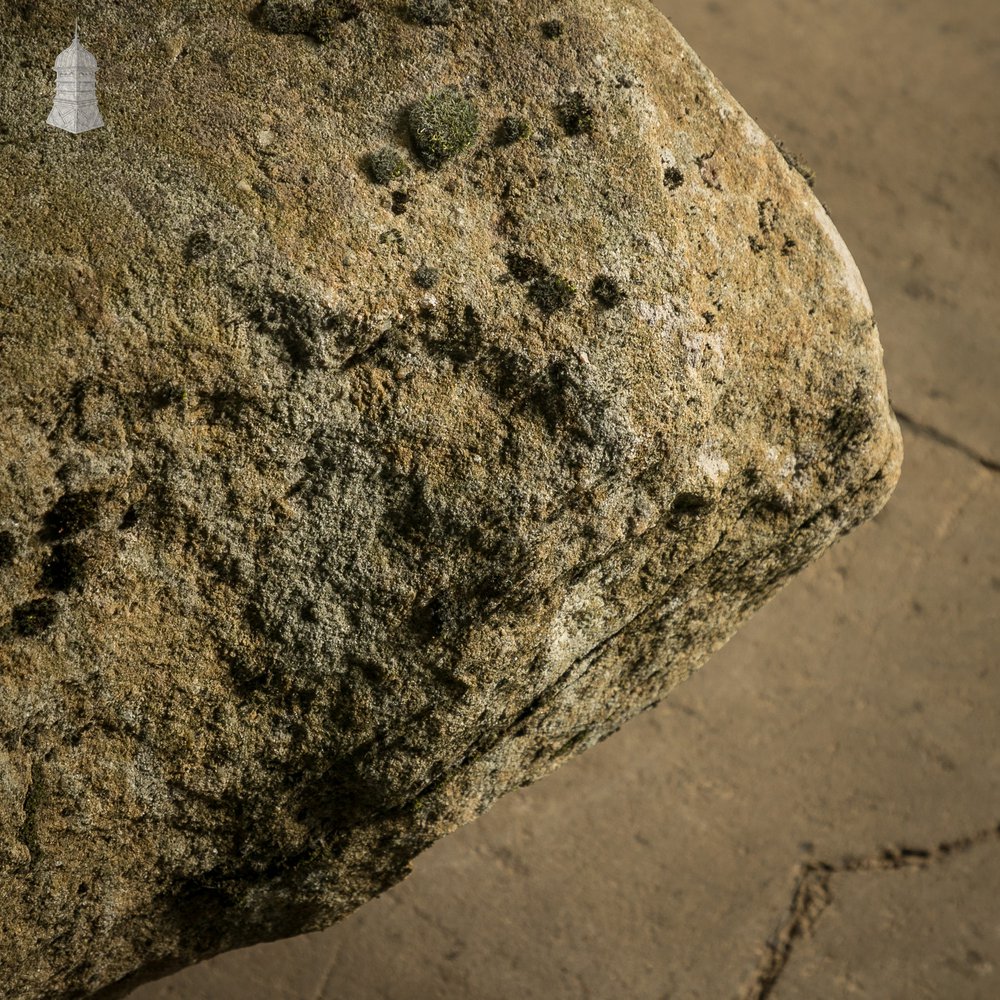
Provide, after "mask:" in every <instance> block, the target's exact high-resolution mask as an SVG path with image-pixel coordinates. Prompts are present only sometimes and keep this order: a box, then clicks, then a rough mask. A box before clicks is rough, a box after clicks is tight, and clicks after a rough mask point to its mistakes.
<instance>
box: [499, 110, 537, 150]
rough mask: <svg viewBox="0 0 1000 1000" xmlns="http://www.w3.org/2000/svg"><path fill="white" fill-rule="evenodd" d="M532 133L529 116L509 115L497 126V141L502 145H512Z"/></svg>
mask: <svg viewBox="0 0 1000 1000" xmlns="http://www.w3.org/2000/svg"><path fill="white" fill-rule="evenodd" d="M529 135H531V125H530V124H529V123H528V120H527V118H522V117H521V116H520V115H508V116H507V117H506V118H504V119H503V121H501V122H500V124H499V125H498V126H497V131H496V142H497V144H498V145H500V146H510V145H512V144H513V143H515V142H519V141H520V140H521V139H526V138H527V137H528V136H529Z"/></svg>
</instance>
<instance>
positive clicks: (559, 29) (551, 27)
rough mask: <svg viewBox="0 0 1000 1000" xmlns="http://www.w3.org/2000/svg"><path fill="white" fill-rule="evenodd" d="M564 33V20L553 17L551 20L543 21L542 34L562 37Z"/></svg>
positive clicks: (548, 36)
mask: <svg viewBox="0 0 1000 1000" xmlns="http://www.w3.org/2000/svg"><path fill="white" fill-rule="evenodd" d="M562 33H563V23H562V21H559V20H556V19H553V20H551V21H543V22H542V34H543V35H544V36H545V37H546V38H550V39H554V38H562Z"/></svg>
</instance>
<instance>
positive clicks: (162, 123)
mask: <svg viewBox="0 0 1000 1000" xmlns="http://www.w3.org/2000/svg"><path fill="white" fill-rule="evenodd" d="M559 9H560V11H561V12H562V13H561V17H560V20H559V21H554V20H553V19H552V15H551V11H550V8H549V7H548V5H547V4H542V3H536V2H531V0H519V2H515V3H509V2H500V0H468V2H465V3H451V4H449V3H444V2H435V3H411V4H409V5H406V6H405V7H404V5H400V4H398V3H396V2H395V0H393V2H389V0H384V2H378V0H359V2H358V3H356V4H354V3H330V2H326V3H320V2H317V3H315V4H312V3H306V2H294V3H292V2H285V3H277V2H271V3H268V4H265V5H264V6H263V7H261V8H258V9H257V10H255V11H253V12H252V13H248V10H247V5H245V4H243V3H225V2H221V3H212V4H207V3H198V2H190V3H184V2H181V0H175V2H172V3H171V2H167V3H162V4H157V5H155V8H154V11H155V13H154V14H152V15H151V14H150V8H149V7H148V5H144V4H139V3H136V2H134V0H123V2H121V3H118V4H115V5H113V6H109V7H106V8H102V11H103V13H102V14H101V15H100V16H98V17H96V18H95V19H94V20H93V21H92V22H90V23H89V24H87V25H85V33H84V41H85V42H86V44H87V45H88V47H89V48H91V49H92V50H93V51H94V52H95V54H96V55H97V56H98V59H99V60H100V73H99V76H98V87H99V94H100V98H101V106H102V110H103V113H104V116H105V120H106V122H107V125H106V127H105V128H103V129H101V130H98V131H95V132H90V133H87V134H85V135H82V136H78V137H74V136H69V135H67V134H66V133H64V132H57V131H56V130H54V129H47V128H46V126H45V125H44V120H45V114H46V111H47V105H48V103H49V102H50V100H51V79H50V78H51V72H50V69H51V62H52V58H53V56H54V54H55V53H56V52H58V51H59V50H60V48H61V47H63V46H64V45H65V44H66V41H67V34H66V33H67V27H66V26H67V25H68V24H71V23H72V18H73V16H74V12H75V8H73V7H72V6H71V5H68V4H66V3H63V2H54V3H50V4H46V5H44V6H42V5H39V6H37V7H36V6H34V5H31V4H16V5H14V4H5V5H0V23H2V24H3V25H4V34H3V37H2V40H0V123H2V124H0V405H2V417H3V419H2V422H0V456H2V459H3V461H2V463H0V627H2V633H0V740H2V745H0V753H2V756H0V885H2V887H3V888H2V892H0V940H2V942H3V944H2V947H0V984H3V985H2V986H0V994H2V996H4V997H6V998H18V1000H25V998H37V997H84V996H88V995H90V994H92V993H97V992H98V991H102V992H101V995H106V996H111V995H118V994H120V993H122V992H124V991H126V990H127V989H128V987H129V986H130V985H134V984H135V983H136V982H138V981H141V979H142V978H143V977H149V976H153V975H156V974H159V973H162V972H165V971H169V970H170V969H172V968H176V967H178V966H180V965H183V964H185V963H188V962H191V961H193V960H195V959H197V958H199V957H203V956H205V955H208V954H211V953H214V952H217V951H220V950H223V949H227V948H231V947H235V946H238V945H244V944H248V943H251V942H254V941H258V940H262V939H266V938H273V937H278V936H282V935H287V934H293V933H297V932H301V931H304V930H310V929H315V928H319V927H322V926H324V925H326V924H329V923H330V922H332V921H334V920H336V919H337V918H338V917H340V916H342V915H344V914H346V913H348V912H349V911H350V910H351V909H353V908H354V907H356V906H358V905H359V904H360V903H362V902H364V901H365V900H366V899H368V898H370V897H371V896H373V895H375V894H377V893H378V892H379V891H381V890H383V889H384V888H386V887H387V886H389V885H391V884H392V883H393V882H395V881H397V880H399V879H400V878H402V877H403V876H404V875H405V874H406V871H407V862H408V861H409V860H410V859H411V858H412V857H413V856H414V855H415V854H416V853H417V852H419V851H420V850H421V849H423V848H424V847H425V846H427V845H428V844H429V843H431V842H432V841H433V840H435V839H436V838H438V837H440V836H442V835H443V834H444V833H446V832H447V831H449V830H451V829H453V828H454V827H455V826H456V825H458V824H461V823H464V822H466V821H468V820H469V819H471V818H472V817H474V816H475V815H476V814H477V813H479V812H480V811H482V810H483V809H485V808H486V807H487V806H488V805H489V804H490V802H491V801H493V800H494V799H495V798H496V797H497V796H499V795H501V794H503V793H504V792H505V791H507V790H509V789H511V788H513V787H515V786H517V785H519V784H524V783H526V782H530V781H532V780H534V779H536V778H537V777H539V776H540V775H542V774H544V773H545V772H546V771H548V770H550V769H551V768H553V767H554V766H556V765H557V764H558V763H559V762H560V761H561V760H563V759H565V758H566V757H568V756H569V755H572V754H575V753H578V752H580V751H581V750H583V749H585V748H587V747H589V746H591V745H593V744H594V743H596V742H597V741H598V740H600V739H602V738H603V737H605V736H607V735H608V734H609V733H611V732H613V731H614V730H615V729H616V728H617V727H618V726H620V725H621V724H622V723H623V722H624V721H625V720H626V719H628V718H629V717H630V716H631V715H633V714H635V713H636V712H638V711H640V710H641V709H643V708H645V707H648V706H650V705H652V704H655V703H656V701H657V700H658V699H660V698H662V697H663V695H664V694H665V693H666V692H667V691H668V690H669V689H670V688H671V687H672V686H673V685H675V684H676V683H678V682H679V681H680V680H682V679H683V678H685V677H686V676H688V675H689V674H690V673H691V671H693V670H694V669H695V668H696V667H698V666H699V665H700V664H701V663H702V662H703V661H704V660H705V658H706V657H707V656H708V655H709V653H710V652H711V651H712V650H713V649H715V648H717V647H718V646H719V645H720V644H721V643H723V642H724V641H725V640H726V639H727V637H728V636H729V635H731V633H732V632H733V631H734V629H735V628H736V627H737V625H738V624H739V622H740V621H741V620H742V619H743V618H745V617H746V616H747V615H748V614H750V613H751V612H752V611H753V610H754V609H755V608H757V607H758V606H759V605H760V604H761V603H762V602H763V601H764V600H765V599H766V598H767V597H768V596H769V595H770V594H772V593H773V592H774V590H775V589H776V588H777V587H778V586H780V585H781V584H782V583H783V582H784V581H785V580H787V579H788V577H789V576H790V575H791V574H793V573H794V572H795V571H796V570H798V569H800V568H801V567H802V566H804V565H805V564H806V563H807V562H809V561H810V560H812V559H813V558H815V557H816V556H817V555H818V554H819V553H820V552H821V551H822V550H823V549H824V548H825V547H826V546H828V545H829V544H830V543H831V542H832V541H833V540H834V539H835V538H836V537H837V536H838V535H840V534H842V533H844V532H845V531H847V530H849V529H850V528H851V527H853V526H854V525H856V524H858V523H859V522H861V521H862V520H864V519H865V518H868V517H870V516H872V515H873V514H874V513H875V512H876V511H877V510H878V509H879V508H880V507H881V506H882V504H883V503H884V502H885V500H886V498H887V497H888V495H889V493H890V491H891V489H892V487H893V484H894V483H895V481H896V478H897V476H898V471H899V463H900V443H899V434H898V429H897V427H896V424H895V421H894V419H893V417H892V414H891V411H890V408H889V404H888V400H887V396H886V387H885V380H884V374H883V371H882V365H881V349H880V347H879V342H878V336H877V332H876V328H875V324H874V321H873V318H872V312H871V305H870V303H869V301H868V298H867V295H866V293H865V290H864V286H863V285H862V282H861V279H860V276H859V275H858V272H857V269H856V267H855V265H854V263H853V261H852V260H851V257H850V255H849V254H848V252H847V250H846V248H845V247H844V245H843V243H842V241H841V240H840V238H839V236H838V235H837V233H836V231H835V230H834V228H833V226H832V224H831V222H830V220H829V218H828V216H827V214H826V212H825V211H824V209H823V208H822V207H821V205H820V204H819V203H818V202H817V200H816V199H815V198H814V196H813V195H812V193H811V191H810V190H809V187H808V186H807V184H806V182H805V180H804V179H803V177H802V176H800V174H799V173H797V172H796V171H795V170H793V169H791V168H790V167H789V166H788V164H787V163H786V162H785V160H784V159H783V158H782V155H781V154H780V153H779V152H778V150H777V149H776V148H775V147H774V146H773V145H772V144H771V142H770V141H769V140H768V139H767V138H765V136H764V135H763V134H762V133H761V131H760V130H759V129H758V128H757V126H756V125H755V124H754V123H753V122H752V121H751V120H750V119H749V118H748V117H747V115H746V114H745V112H744V111H743V110H742V109H741V108H740V107H739V106H738V105H737V104H736V103H735V102H734V101H733V100H732V98H731V97H730V96H729V95H728V94H727V93H726V92H725V91H724V90H723V89H722V88H721V87H720V85H719V84H718V82H717V81H716V80H715V79H714V77H713V76H712V75H711V74H710V73H709V72H708V70H706V69H705V68H704V67H703V66H702V65H701V64H700V63H699V61H698V60H697V58H696V57H695V56H694V54H693V53H692V52H691V51H690V49H688V48H687V47H686V46H685V44H684V42H683V41H682V40H681V39H680V38H679V37H678V36H677V35H676V33H675V32H674V31H673V29H672V28H671V27H670V25H669V24H668V23H667V22H666V21H665V20H664V19H663V18H661V17H660V16H659V15H658V14H657V13H656V12H655V11H654V10H653V9H652V8H651V7H650V6H648V5H647V4H645V3H644V2H640V0H636V2H631V0H624V2H614V3H611V2H600V0H574V2H573V3H570V4H562V5H560V8H559ZM154 17H155V19H153V20H151V18H154Z"/></svg>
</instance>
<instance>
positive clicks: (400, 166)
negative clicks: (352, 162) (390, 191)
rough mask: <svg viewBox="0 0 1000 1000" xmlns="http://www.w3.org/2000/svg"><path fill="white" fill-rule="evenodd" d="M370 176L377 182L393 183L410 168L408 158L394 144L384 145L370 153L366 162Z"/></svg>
mask: <svg viewBox="0 0 1000 1000" xmlns="http://www.w3.org/2000/svg"><path fill="white" fill-rule="evenodd" d="M365 166H366V168H367V170H368V176H369V177H371V179H372V180H373V181H374V182H375V183H376V184H391V183H392V182H393V181H394V180H396V179H397V178H398V177H402V176H403V175H404V174H405V173H406V171H407V170H408V169H409V168H408V167H407V165H406V160H405V159H404V158H403V156H402V154H401V153H400V152H399V150H397V149H393V148H392V146H383V147H382V148H381V149H377V150H375V152H374V153H370V154H369V155H368V159H367V161H366V163H365Z"/></svg>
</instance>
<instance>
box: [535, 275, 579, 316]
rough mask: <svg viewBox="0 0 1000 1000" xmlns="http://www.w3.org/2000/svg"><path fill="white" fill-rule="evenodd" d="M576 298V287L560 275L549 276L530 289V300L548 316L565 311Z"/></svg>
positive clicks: (540, 279)
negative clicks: (558, 311) (560, 310)
mask: <svg viewBox="0 0 1000 1000" xmlns="http://www.w3.org/2000/svg"><path fill="white" fill-rule="evenodd" d="M575 296H576V287H575V286H574V285H573V283H572V282H571V281H569V280H567V279H566V278H564V277H562V275H559V274H547V275H546V276H545V277H544V278H539V279H538V280H537V281H534V282H532V284H531V287H530V288H529V289H528V298H529V299H530V300H531V302H533V303H534V304H535V305H536V306H537V307H538V308H539V309H540V310H541V311H542V312H543V313H545V314H546V315H549V314H551V313H554V312H556V311H557V310H559V309H565V308H566V307H567V306H568V305H569V304H570V303H571V302H572V301H573V299H574V298H575Z"/></svg>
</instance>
